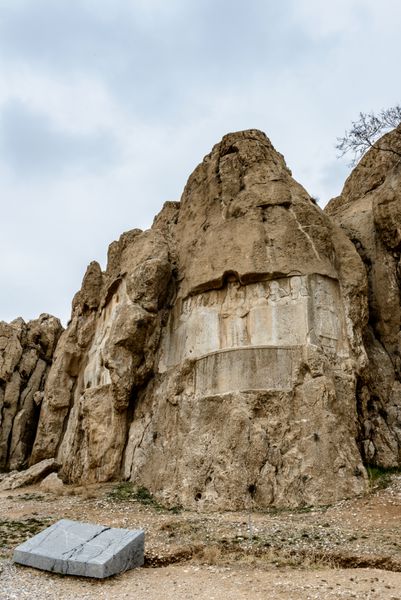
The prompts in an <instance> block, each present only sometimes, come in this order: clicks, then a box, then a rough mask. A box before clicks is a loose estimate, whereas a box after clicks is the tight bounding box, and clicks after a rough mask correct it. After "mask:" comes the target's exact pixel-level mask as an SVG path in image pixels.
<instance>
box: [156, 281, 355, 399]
mask: <svg viewBox="0 0 401 600" xmlns="http://www.w3.org/2000/svg"><path fill="white" fill-rule="evenodd" d="M344 327H345V326H344V314H343V307H342V301H341V295H340V289H339V284H338V282H337V281H335V280H332V279H330V278H328V277H323V276H320V275H313V276H293V277H285V278H280V279H276V280H272V281H260V282H258V283H252V284H249V285H246V286H242V285H240V283H239V282H238V281H229V282H228V284H227V286H226V287H225V288H223V289H220V290H212V291H209V292H205V293H201V294H197V295H196V296H191V297H189V298H187V299H185V300H184V301H182V302H181V303H177V305H176V306H175V307H174V309H173V311H172V313H171V316H170V320H169V323H168V325H167V331H166V332H165V335H164V339H163V342H162V346H161V352H160V360H159V371H160V372H164V371H166V370H168V369H169V368H171V367H174V366H176V365H178V364H180V363H182V362H183V361H184V360H185V359H188V358H189V359H196V360H199V361H201V363H200V364H199V365H197V374H198V376H197V382H198V383H197V391H198V392H199V391H200V390H202V389H203V384H202V383H201V381H202V379H203V376H202V373H205V374H206V373H209V375H208V378H209V380H210V381H211V380H215V381H217V379H216V377H217V378H218V377H220V378H222V380H226V376H225V375H224V373H225V371H226V370H227V369H228V371H227V375H228V372H229V371H230V372H231V375H230V378H231V382H232V383H231V384H230V389H231V388H232V387H233V386H234V382H233V379H232V377H233V375H232V373H233V372H234V371H235V372H236V373H239V372H243V375H242V376H241V377H242V378H240V379H239V381H238V385H239V387H236V389H244V385H245V387H246V389H289V388H290V387H291V386H292V385H293V383H292V378H291V377H288V376H287V380H286V381H285V382H284V379H285V377H284V371H285V370H286V369H287V373H288V374H289V373H292V371H293V366H292V360H293V358H292V354H291V353H290V354H288V355H286V358H285V359H283V357H280V358H278V354H277V353H274V352H272V349H274V348H276V349H277V348H291V347H297V346H303V345H306V344H314V345H320V346H321V347H322V349H323V350H324V351H325V352H326V353H340V354H341V353H345V354H346V353H347V349H348V348H347V342H346V336H345V330H344ZM264 347H267V348H268V349H269V352H268V353H267V354H266V356H265V360H266V361H267V364H268V365H269V368H270V373H271V375H270V379H269V377H268V375H267V374H266V373H265V374H264V375H262V374H260V373H261V366H262V365H263V364H264V363H263V360H262V359H261V356H262V354H263V353H258V354H255V353H254V352H252V349H255V348H264ZM235 349H249V350H250V351H249V352H242V353H241V354H240V355H238V357H237V358H235V355H234V354H232V352H233V351H234V350H235ZM227 351H230V356H227V357H226V358H224V357H222V356H219V357H218V358H217V357H215V358H210V357H209V356H210V355H213V354H214V353H219V354H221V353H224V352H227ZM256 356H257V357H258V358H257V362H258V363H259V366H258V367H257V369H258V373H259V374H260V377H259V375H258V376H257V377H256V376H255V368H254V367H255V364H254V363H255V360H256V358H255V357H256ZM208 357H209V358H208ZM278 360H284V363H285V364H287V363H288V364H287V367H286V369H284V371H283V369H282V368H280V369H279V371H280V373H282V375H283V376H281V375H280V376H278V375H277V376H276V375H274V373H275V372H277V373H278V372H279V371H278V370H277V369H278V368H277V367H275V364H276V362H277V361H278ZM234 363H235V365H234ZM248 363H249V364H248ZM223 364H225V365H226V367H224V366H223ZM217 365H220V366H219V369H220V370H221V371H220V374H219V373H217V371H218V370H219V369H218V368H217ZM230 365H231V366H230ZM216 369H217V371H216ZM262 370H263V369H262ZM212 372H216V377H212V376H211V373H212ZM246 372H248V373H249V375H248V377H245V375H244V374H245V373H246ZM250 376H252V377H253V378H254V379H253V380H252V383H251V382H250ZM255 377H256V379H258V381H257V382H255V381H256V379H255ZM283 377H284V379H283ZM259 379H260V381H259ZM248 380H249V382H248V384H247V383H246V382H247V381H248ZM269 382H270V383H269ZM209 387H210V386H209ZM226 387H227V386H226V384H223V383H222V384H220V383H219V384H218V383H216V385H212V388H213V389H214V390H216V393H218V392H217V390H219V389H221V390H223V389H226Z"/></svg>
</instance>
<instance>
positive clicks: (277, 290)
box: [269, 280, 288, 303]
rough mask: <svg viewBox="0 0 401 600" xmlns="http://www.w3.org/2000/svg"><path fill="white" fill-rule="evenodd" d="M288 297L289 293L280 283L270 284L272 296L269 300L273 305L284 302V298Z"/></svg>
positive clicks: (270, 295) (273, 282)
mask: <svg viewBox="0 0 401 600" xmlns="http://www.w3.org/2000/svg"><path fill="white" fill-rule="evenodd" d="M287 296H288V292H287V291H286V290H285V289H284V288H282V287H281V286H280V284H279V282H278V281H274V280H273V281H272V282H271V283H270V294H269V300H270V301H271V302H273V303H276V302H280V301H282V299H283V298H285V297H287Z"/></svg>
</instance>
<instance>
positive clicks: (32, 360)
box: [0, 314, 62, 470]
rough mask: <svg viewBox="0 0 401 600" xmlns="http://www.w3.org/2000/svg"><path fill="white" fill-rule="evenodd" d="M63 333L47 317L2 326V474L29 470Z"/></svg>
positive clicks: (0, 397)
mask: <svg viewBox="0 0 401 600" xmlns="http://www.w3.org/2000/svg"><path fill="white" fill-rule="evenodd" d="M61 331H62V327H61V324H60V321H59V320H58V319H56V318H55V317H51V316H50V315H46V314H43V315H41V316H40V317H39V319H36V320H33V321H29V322H28V323H25V322H24V321H23V320H22V319H16V320H15V321H13V322H12V323H5V322H4V321H1V322H0V470H9V469H11V470H13V469H22V468H24V467H26V466H27V463H28V459H29V456H30V453H31V450H32V444H33V441H34V438H35V433H36V427H37V423H38V419H39V412H40V406H41V402H42V397H43V389H44V384H45V381H46V377H47V374H48V371H49V368H50V365H51V362H52V357H53V352H54V350H55V347H56V344H57V341H58V339H59V337H60V334H61Z"/></svg>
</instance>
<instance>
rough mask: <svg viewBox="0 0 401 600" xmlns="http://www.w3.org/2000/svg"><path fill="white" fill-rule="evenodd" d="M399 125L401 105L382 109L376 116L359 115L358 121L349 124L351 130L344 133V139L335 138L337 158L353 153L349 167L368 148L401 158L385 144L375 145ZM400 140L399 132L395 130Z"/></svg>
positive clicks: (398, 152) (371, 114) (400, 121)
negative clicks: (387, 132)
mask: <svg viewBox="0 0 401 600" xmlns="http://www.w3.org/2000/svg"><path fill="white" fill-rule="evenodd" d="M400 124H401V105H399V104H397V105H396V106H393V107H391V108H386V109H383V110H381V111H380V112H379V114H378V115H375V114H374V113H373V112H370V113H362V112H361V113H359V119H358V121H353V122H352V123H351V129H350V130H349V131H346V132H345V135H344V137H341V138H337V144H336V148H337V150H338V151H339V157H341V156H344V155H345V154H348V153H349V152H352V153H353V158H352V161H351V165H353V166H354V165H356V163H357V162H358V161H359V160H360V158H362V156H363V155H364V154H365V152H366V151H367V150H369V148H374V149H375V150H376V151H377V152H390V153H392V154H395V155H396V156H399V157H400V158H401V151H398V150H395V149H394V148H392V147H390V146H386V145H385V144H383V143H381V144H377V143H376V142H377V140H378V139H379V138H380V137H381V136H382V135H383V134H384V133H385V132H386V131H388V130H390V129H396V128H397V127H398V125H400ZM397 134H398V135H399V136H400V140H401V130H397Z"/></svg>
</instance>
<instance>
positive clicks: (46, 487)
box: [31, 467, 65, 494]
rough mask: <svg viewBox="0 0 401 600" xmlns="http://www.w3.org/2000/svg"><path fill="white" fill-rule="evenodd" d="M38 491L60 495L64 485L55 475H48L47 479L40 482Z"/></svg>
mask: <svg viewBox="0 0 401 600" xmlns="http://www.w3.org/2000/svg"><path fill="white" fill-rule="evenodd" d="M31 468H32V467H31ZM40 489H41V490H43V491H44V492H51V493H52V494H61V493H62V492H63V491H64V489H65V485H64V483H63V482H62V480H61V479H60V477H59V476H58V475H57V473H50V475H47V477H45V478H44V479H43V480H42V481H41V483H40Z"/></svg>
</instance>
